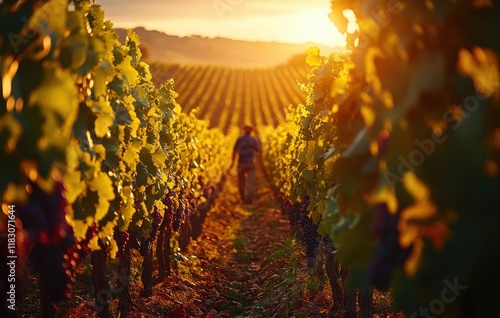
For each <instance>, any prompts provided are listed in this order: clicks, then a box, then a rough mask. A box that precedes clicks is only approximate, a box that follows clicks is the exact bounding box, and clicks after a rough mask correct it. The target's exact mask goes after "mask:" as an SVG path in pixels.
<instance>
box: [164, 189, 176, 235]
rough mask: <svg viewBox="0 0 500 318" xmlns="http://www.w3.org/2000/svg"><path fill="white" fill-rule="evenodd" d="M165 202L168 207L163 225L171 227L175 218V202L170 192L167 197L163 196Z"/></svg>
mask: <svg viewBox="0 0 500 318" xmlns="http://www.w3.org/2000/svg"><path fill="white" fill-rule="evenodd" d="M163 204H164V205H165V206H166V208H165V213H164V216H163V223H162V227H171V226H172V220H173V218H174V203H173V202H172V198H171V197H170V194H167V195H165V197H164V198H163Z"/></svg>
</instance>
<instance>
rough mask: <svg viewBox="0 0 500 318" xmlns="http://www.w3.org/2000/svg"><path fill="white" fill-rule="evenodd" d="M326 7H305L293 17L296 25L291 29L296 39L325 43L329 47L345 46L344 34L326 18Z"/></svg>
mask: <svg viewBox="0 0 500 318" xmlns="http://www.w3.org/2000/svg"><path fill="white" fill-rule="evenodd" d="M329 12H330V11H329V10H328V9H306V10H304V12H302V13H300V14H299V15H297V17H296V18H295V19H294V20H295V23H296V27H294V28H293V29H292V31H293V34H292V35H290V36H293V37H295V38H297V39H305V40H307V41H312V42H317V43H321V44H325V45H328V46H331V47H345V46H346V36H345V35H344V34H342V33H340V32H339V30H338V29H337V27H336V26H335V25H334V24H333V22H332V21H330V19H329V18H328V13H329Z"/></svg>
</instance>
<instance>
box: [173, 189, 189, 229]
mask: <svg viewBox="0 0 500 318" xmlns="http://www.w3.org/2000/svg"><path fill="white" fill-rule="evenodd" d="M187 213H188V211H187V202H186V199H185V198H184V196H181V197H180V199H179V206H178V207H177V210H175V214H174V218H173V220H172V228H173V230H174V231H176V232H177V231H179V228H180V227H181V224H183V223H184V220H185V219H186V217H187Z"/></svg>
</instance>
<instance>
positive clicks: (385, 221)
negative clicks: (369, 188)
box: [368, 204, 410, 289]
mask: <svg viewBox="0 0 500 318" xmlns="http://www.w3.org/2000/svg"><path fill="white" fill-rule="evenodd" d="M374 213H375V220H374V225H373V233H374V235H375V236H376V237H378V238H379V239H380V243H379V244H378V246H377V249H376V251H375V255H374V256H373V258H372V260H371V262H370V267H369V269H368V275H369V278H370V280H371V282H372V283H373V285H374V286H375V288H377V289H386V288H387V287H388V285H389V282H390V280H391V277H392V273H393V272H394V270H395V269H396V268H398V267H401V266H402V265H403V263H404V261H405V260H406V259H407V258H408V256H409V254H410V248H407V249H403V248H401V246H400V245H399V243H398V237H399V233H398V220H399V217H398V215H397V214H390V213H389V211H388V210H387V206H386V205H385V204H378V205H377V206H376V207H375V210H374Z"/></svg>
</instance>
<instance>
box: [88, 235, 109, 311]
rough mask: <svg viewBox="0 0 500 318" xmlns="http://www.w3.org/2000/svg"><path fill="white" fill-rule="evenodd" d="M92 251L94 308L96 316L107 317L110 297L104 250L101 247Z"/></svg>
mask: <svg viewBox="0 0 500 318" xmlns="http://www.w3.org/2000/svg"><path fill="white" fill-rule="evenodd" d="M100 245H101V248H102V249H101V250H99V251H94V252H92V255H91V261H92V280H93V281H94V293H95V309H96V312H97V317H101V318H108V317H111V316H110V314H109V301H110V299H111V297H112V294H111V291H110V289H109V283H108V279H107V278H106V251H105V250H104V249H103V246H102V244H100Z"/></svg>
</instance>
